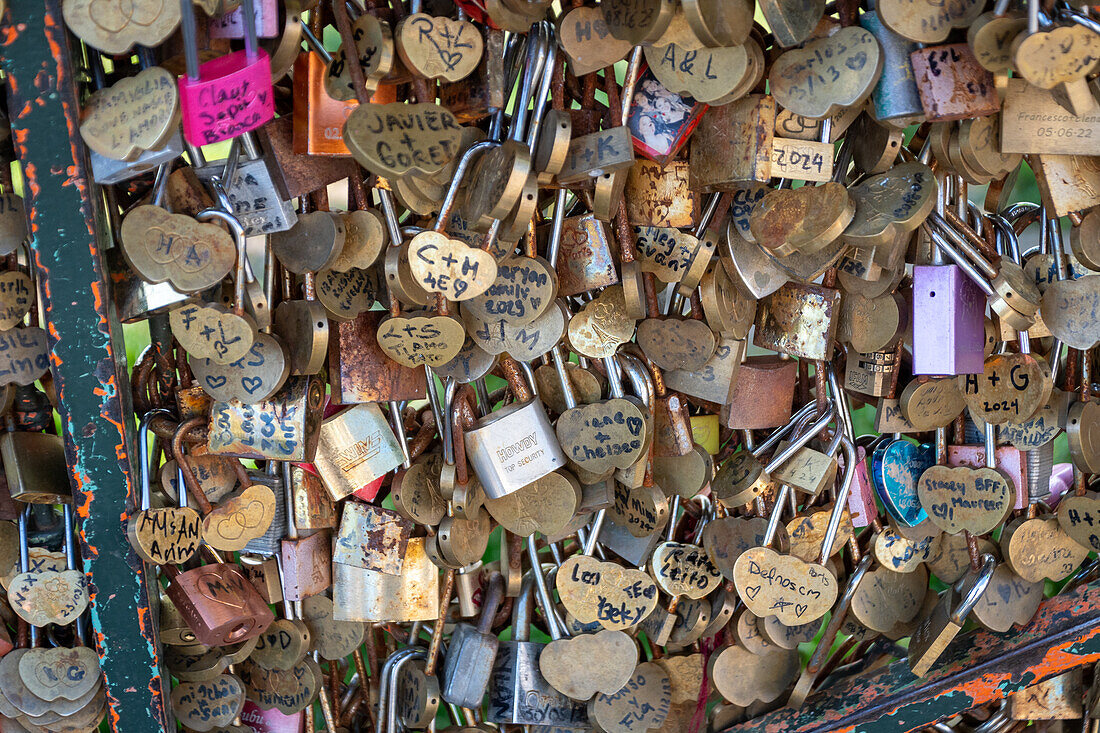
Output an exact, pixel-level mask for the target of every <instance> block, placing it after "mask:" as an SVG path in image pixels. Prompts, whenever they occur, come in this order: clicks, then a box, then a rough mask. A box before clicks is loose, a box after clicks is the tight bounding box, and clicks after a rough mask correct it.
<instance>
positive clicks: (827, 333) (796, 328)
mask: <svg viewBox="0 0 1100 733" xmlns="http://www.w3.org/2000/svg"><path fill="white" fill-rule="evenodd" d="M839 314H840V291H839V290H833V289H832V288H826V287H822V286H821V285H813V284H809V285H807V284H804V283H794V282H789V283H787V284H786V285H784V286H783V287H781V288H779V290H777V291H775V292H774V293H772V294H771V295H769V296H768V297H766V298H764V299H763V300H761V301H760V303H759V304H758V305H757V307H756V337H755V338H754V339H753V343H754V344H756V345H757V346H760V347H763V348H765V349H771V350H773V351H778V352H779V353H781V354H790V355H791V356H797V357H799V358H801V359H830V358H832V355H833V337H834V336H835V335H836V326H837V321H838V316H839Z"/></svg>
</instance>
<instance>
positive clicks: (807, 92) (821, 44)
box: [768, 25, 882, 119]
mask: <svg viewBox="0 0 1100 733" xmlns="http://www.w3.org/2000/svg"><path fill="white" fill-rule="evenodd" d="M819 58H828V59H829V62H828V63H830V64H831V67H832V68H834V72H833V73H829V72H824V71H822V70H820V69H821V66H820V64H819V63H818V62H817V59H819ZM841 66H843V69H841ZM845 69H846V70H847V71H844V70H845ZM837 70H839V71H837ZM881 73H882V48H881V47H880V46H879V44H878V41H877V40H876V39H875V37H874V36H873V35H872V34H871V32H870V31H868V30H866V29H864V28H861V27H859V26H856V25H854V26H848V27H847V28H841V29H840V30H839V31H837V32H836V33H834V34H833V35H831V36H827V37H825V38H818V39H815V40H812V41H810V42H808V43H807V44H806V45H805V46H803V47H802V48H795V49H791V50H790V51H787V52H785V53H784V54H783V55H782V56H780V57H779V58H777V59H776V60H775V62H774V63H773V64H772V69H771V72H770V73H769V74H768V81H769V83H770V89H771V93H772V95H773V96H774V97H775V101H776V102H777V103H778V104H779V106H781V107H783V108H784V109H789V110H790V111H792V112H794V113H796V114H800V115H802V116H803V117H812V118H814V119H821V118H823V117H828V116H830V115H833V114H836V113H837V112H839V111H840V110H841V109H842V108H850V107H856V106H859V104H860V102H862V101H863V100H864V99H866V98H867V97H868V96H869V95H870V94H871V90H872V89H874V86H875V82H877V81H878V78H879V75H880V74H881ZM823 74H828V75H827V76H823Z"/></svg>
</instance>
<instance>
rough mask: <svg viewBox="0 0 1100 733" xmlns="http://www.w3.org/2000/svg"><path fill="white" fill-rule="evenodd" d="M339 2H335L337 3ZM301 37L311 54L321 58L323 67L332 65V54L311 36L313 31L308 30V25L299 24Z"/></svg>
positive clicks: (337, 0) (315, 37) (318, 40)
mask: <svg viewBox="0 0 1100 733" xmlns="http://www.w3.org/2000/svg"><path fill="white" fill-rule="evenodd" d="M339 1H340V0H336V2H339ZM300 25H301V28H302V35H303V36H305V39H306V45H307V46H309V48H310V50H311V51H313V53H315V54H317V55H318V56H320V57H321V60H322V61H324V62H325V66H328V65H329V64H331V63H332V54H331V53H329V52H328V49H326V48H325V47H324V46H323V45H322V44H321V40H320V39H319V38H317V36H315V35H313V31H312V30H310V28H309V24H308V23H301V24H300Z"/></svg>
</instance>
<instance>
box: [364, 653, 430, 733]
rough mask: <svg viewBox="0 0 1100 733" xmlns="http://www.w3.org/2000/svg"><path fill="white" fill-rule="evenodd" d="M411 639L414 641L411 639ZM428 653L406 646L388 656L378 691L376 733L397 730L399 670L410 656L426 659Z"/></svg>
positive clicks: (383, 666)
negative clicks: (396, 692) (396, 695)
mask: <svg viewBox="0 0 1100 733" xmlns="http://www.w3.org/2000/svg"><path fill="white" fill-rule="evenodd" d="M410 641H412V640H411V639H410ZM427 656H428V653H427V652H426V651H424V649H422V648H420V647H406V648H404V649H398V650H397V651H395V652H394V653H393V654H391V655H390V656H388V657H387V658H386V661H385V663H384V664H383V665H382V672H381V674H380V680H381V686H380V688H379V692H378V718H377V725H376V727H375V731H376V733H387V731H397V730H398V728H397V705H396V702H397V701H396V699H394V698H395V691H396V688H397V672H400V670H401V667H402V666H404V663H405V662H406V661H407V660H409V659H410V658H414V657H415V658H418V659H426V658H427Z"/></svg>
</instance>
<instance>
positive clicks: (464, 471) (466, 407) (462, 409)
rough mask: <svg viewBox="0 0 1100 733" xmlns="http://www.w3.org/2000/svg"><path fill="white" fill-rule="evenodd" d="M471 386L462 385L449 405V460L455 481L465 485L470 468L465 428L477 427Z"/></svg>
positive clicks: (467, 481)
mask: <svg viewBox="0 0 1100 733" xmlns="http://www.w3.org/2000/svg"><path fill="white" fill-rule="evenodd" d="M473 391H474V390H473V388H472V387H470V385H468V384H464V385H462V387H461V388H460V389H459V390H458V394H456V395H455V398H454V402H453V404H452V407H451V437H450V441H449V442H450V444H451V456H452V458H451V460H452V462H453V463H454V467H455V483H456V484H458V485H459V486H466V485H467V484H468V483H470V470H469V466H468V464H467V462H466V430H472V429H474V428H476V427H477V414H476V413H475V411H474V407H473V405H472V404H471V402H470V395H471V393H472V392H473Z"/></svg>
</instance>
